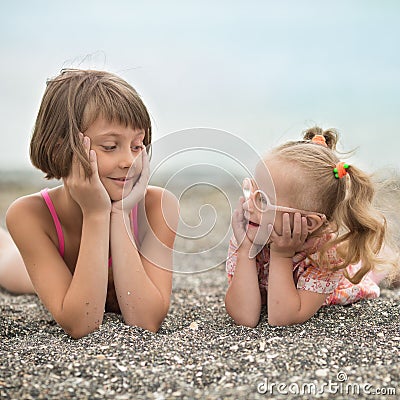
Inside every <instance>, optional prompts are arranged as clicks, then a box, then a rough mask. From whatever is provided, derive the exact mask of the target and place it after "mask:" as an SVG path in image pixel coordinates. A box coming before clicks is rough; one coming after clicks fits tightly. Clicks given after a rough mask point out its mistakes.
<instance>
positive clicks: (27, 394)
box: [0, 174, 400, 400]
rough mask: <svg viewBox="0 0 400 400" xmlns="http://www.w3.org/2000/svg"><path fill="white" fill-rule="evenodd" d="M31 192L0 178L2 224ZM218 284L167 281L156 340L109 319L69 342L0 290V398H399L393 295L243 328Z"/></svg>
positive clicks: (209, 274)
mask: <svg viewBox="0 0 400 400" xmlns="http://www.w3.org/2000/svg"><path fill="white" fill-rule="evenodd" d="M7 176H8V175H7ZM12 177H13V178H15V177H16V175H15V174H13V175H12ZM0 178H2V176H0ZM14 180H15V179H14ZM24 182H25V183H24ZM32 182H33V181H32ZM38 185H42V182H39V183H35V182H33V184H32V185H31V186H32V187H30V186H29V185H27V184H26V179H18V184H16V183H15V182H12V185H10V183H9V182H8V181H6V182H4V177H3V181H1V179H0V217H1V218H0V225H3V226H4V218H3V217H4V212H5V210H6V208H7V206H8V204H9V203H10V202H11V201H12V200H14V198H16V197H18V196H21V195H23V194H26V193H30V192H33V191H36V190H37V189H38ZM42 186H43V185H42ZM196 199H197V200H198V195H196ZM188 201H191V199H189V200H188ZM218 201H220V200H218ZM200 202H201V199H200ZM182 204H183V209H182V211H184V202H182ZM223 210H226V206H223ZM217 211H218V215H222V216H224V213H223V212H221V211H220V210H217ZM228 214H229V213H228ZM190 215H191V213H189V216H190ZM227 218H228V219H229V215H228V217H227ZM222 225H223V224H222ZM185 245H188V242H187V241H181V242H177V246H178V247H179V246H181V247H182V249H184V246H185ZM224 251H225V250H224ZM216 254H217V253H216ZM218 254H219V253H218ZM218 257H219V255H218ZM222 257H223V255H222ZM195 260H197V264H196V263H194V264H191V263H192V259H191V261H190V262H188V263H185V259H184V258H183V259H181V260H180V262H182V264H181V265H188V264H190V265H192V271H193V272H199V271H201V270H203V268H202V267H203V266H204V265H211V261H215V257H214V258H213V259H211V258H210V259H208V260H207V259H205V258H204V257H201V256H199V257H195ZM226 288H227V282H226V276H225V272H224V268H223V266H220V267H218V268H214V269H211V270H208V271H206V272H202V273H195V274H191V275H188V274H175V277H174V289H173V295H172V299H171V307H170V312H169V314H168V316H167V318H166V319H165V321H164V323H163V324H162V326H161V329H160V330H159V332H158V333H157V334H154V333H151V332H148V331H145V330H143V329H140V328H136V327H128V326H126V325H125V324H124V323H123V322H122V320H121V318H120V317H119V316H117V315H115V314H106V315H105V317H104V321H103V324H102V325H101V327H100V329H99V330H98V331H96V332H94V333H92V334H90V335H88V336H87V337H85V338H83V339H80V340H73V339H71V338H70V337H68V336H67V335H66V334H65V333H64V332H63V330H62V329H61V328H60V327H58V326H57V324H56V323H55V322H54V320H53V319H52V317H51V316H50V314H49V313H48V312H47V311H46V310H45V309H44V308H43V306H42V305H41V303H40V301H39V300H38V298H37V297H36V296H34V295H23V296H13V295H10V294H9V293H7V292H6V291H4V290H1V289H0V343H1V344H0V360H1V362H0V398H1V399H3V398H4V399H18V400H19V399H57V400H61V399H121V400H122V399H154V400H161V399H174V398H179V399H263V398H270V397H274V398H280V399H288V398H299V399H300V398H301V399H309V398H311V397H319V398H338V399H353V398H368V399H369V398H400V367H399V348H400V330H399V311H400V307H399V305H400V290H399V289H396V290H388V289H383V290H382V296H381V298H379V299H376V300H370V301H361V302H359V303H356V304H354V305H351V306H345V307H343V306H331V307H328V308H322V309H321V310H320V311H319V312H318V313H317V314H316V315H315V316H314V317H313V318H311V320H309V321H308V322H306V323H304V324H302V325H299V326H293V327H271V326H269V325H268V323H267V321H266V315H265V312H264V313H263V315H262V318H261V320H260V323H259V325H258V326H257V328H255V329H250V328H245V327H239V326H236V325H235V324H234V323H233V322H232V320H231V319H230V318H229V317H228V316H227V314H226V312H225V308H224V294H225V291H226Z"/></svg>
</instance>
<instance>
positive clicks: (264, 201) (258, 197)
mask: <svg viewBox="0 0 400 400" xmlns="http://www.w3.org/2000/svg"><path fill="white" fill-rule="evenodd" d="M242 190H243V196H244V198H245V199H246V201H247V200H249V199H250V197H251V194H253V195H254V200H253V202H254V205H255V207H256V209H257V210H258V211H260V212H262V213H264V212H266V211H282V212H287V213H300V214H301V215H311V214H312V215H317V216H319V217H320V218H322V219H323V220H326V215H325V214H322V213H319V212H315V211H306V210H299V209H298V208H291V207H284V206H276V205H274V204H272V203H271V200H270V199H269V197H268V196H267V194H266V193H265V192H263V191H262V190H255V191H253V183H252V180H251V179H250V178H245V179H244V181H243V186H242Z"/></svg>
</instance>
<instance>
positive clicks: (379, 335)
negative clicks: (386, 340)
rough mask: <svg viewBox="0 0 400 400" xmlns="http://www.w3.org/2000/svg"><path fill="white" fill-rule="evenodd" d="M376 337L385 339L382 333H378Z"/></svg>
mask: <svg viewBox="0 0 400 400" xmlns="http://www.w3.org/2000/svg"><path fill="white" fill-rule="evenodd" d="M376 336H378V337H380V338H383V337H385V335H384V334H383V333H382V332H379V333H378V334H377V335H376Z"/></svg>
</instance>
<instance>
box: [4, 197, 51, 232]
mask: <svg viewBox="0 0 400 400" xmlns="http://www.w3.org/2000/svg"><path fill="white" fill-rule="evenodd" d="M45 212H46V207H45V203H44V201H43V198H42V196H41V194H40V193H33V194H30V195H27V196H23V197H20V198H18V199H16V200H14V202H12V203H11V205H10V207H9V208H8V210H7V213H6V223H7V228H8V230H9V231H10V232H11V231H13V230H15V229H16V228H18V227H19V226H24V225H29V224H31V223H32V222H35V223H40V221H43V216H44V215H46V214H45ZM47 212H48V211H47Z"/></svg>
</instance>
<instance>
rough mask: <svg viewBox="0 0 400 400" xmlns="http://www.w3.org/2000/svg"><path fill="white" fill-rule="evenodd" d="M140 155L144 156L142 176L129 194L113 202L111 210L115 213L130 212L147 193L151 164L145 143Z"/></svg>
mask: <svg viewBox="0 0 400 400" xmlns="http://www.w3.org/2000/svg"><path fill="white" fill-rule="evenodd" d="M138 157H142V172H141V173H140V177H139V179H138V180H137V181H136V183H135V184H134V185H133V188H132V190H131V191H130V193H129V194H128V195H126V196H125V197H124V198H123V199H121V200H119V201H114V202H113V203H112V210H111V212H113V213H121V212H127V213H129V212H130V211H131V210H132V208H133V207H134V206H135V205H136V204H137V203H139V201H140V200H142V199H143V198H144V195H145V194H146V191H147V186H148V184H149V179H150V165H149V157H148V155H147V152H146V147H145V146H144V145H143V148H142V151H141V153H140V155H139V156H138Z"/></svg>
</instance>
